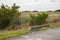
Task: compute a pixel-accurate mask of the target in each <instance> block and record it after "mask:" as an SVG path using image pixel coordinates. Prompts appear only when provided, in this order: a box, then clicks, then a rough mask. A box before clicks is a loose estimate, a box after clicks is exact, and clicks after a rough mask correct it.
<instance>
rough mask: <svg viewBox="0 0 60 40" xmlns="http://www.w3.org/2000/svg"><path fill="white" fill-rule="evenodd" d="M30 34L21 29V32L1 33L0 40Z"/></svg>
mask: <svg viewBox="0 0 60 40" xmlns="http://www.w3.org/2000/svg"><path fill="white" fill-rule="evenodd" d="M28 32H30V31H29V30H26V29H24V30H23V29H22V30H14V31H2V32H0V40H4V39H6V38H9V37H15V36H18V35H22V34H26V33H28Z"/></svg>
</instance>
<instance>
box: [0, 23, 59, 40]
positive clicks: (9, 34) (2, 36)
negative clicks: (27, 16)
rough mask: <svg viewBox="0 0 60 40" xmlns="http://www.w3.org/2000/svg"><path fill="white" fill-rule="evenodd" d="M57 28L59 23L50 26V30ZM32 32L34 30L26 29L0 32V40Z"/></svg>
mask: <svg viewBox="0 0 60 40" xmlns="http://www.w3.org/2000/svg"><path fill="white" fill-rule="evenodd" d="M59 26H60V22H57V23H52V24H50V28H55V27H59ZM47 28H48V27H43V28H40V29H39V30H45V29H47ZM33 31H34V30H28V29H19V30H11V31H1V32H0V40H5V39H6V38H9V37H15V36H18V35H22V34H26V33H29V32H33ZM35 31H36V30H35Z"/></svg>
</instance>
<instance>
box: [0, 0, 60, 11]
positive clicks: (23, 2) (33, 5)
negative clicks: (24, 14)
mask: <svg viewBox="0 0 60 40" xmlns="http://www.w3.org/2000/svg"><path fill="white" fill-rule="evenodd" d="M14 3H16V4H17V5H19V6H20V10H21V11H33V10H37V11H46V10H56V9H60V0H0V5H1V4H5V5H6V4H7V5H8V6H12V5H13V4H14Z"/></svg>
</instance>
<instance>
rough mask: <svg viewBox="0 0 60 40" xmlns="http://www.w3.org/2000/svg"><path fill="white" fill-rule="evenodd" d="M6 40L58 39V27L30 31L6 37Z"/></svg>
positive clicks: (59, 32)
mask: <svg viewBox="0 0 60 40" xmlns="http://www.w3.org/2000/svg"><path fill="white" fill-rule="evenodd" d="M6 40H60V27H59V28H49V29H47V30H42V31H37V32H32V33H28V34H26V35H21V36H18V37H13V38H8V39H6Z"/></svg>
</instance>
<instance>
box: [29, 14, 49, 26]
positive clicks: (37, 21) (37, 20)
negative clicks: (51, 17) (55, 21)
mask: <svg viewBox="0 0 60 40" xmlns="http://www.w3.org/2000/svg"><path fill="white" fill-rule="evenodd" d="M47 17H48V14H47V13H42V14H39V13H38V14H37V15H32V14H30V25H41V24H44V23H46V19H47Z"/></svg>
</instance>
